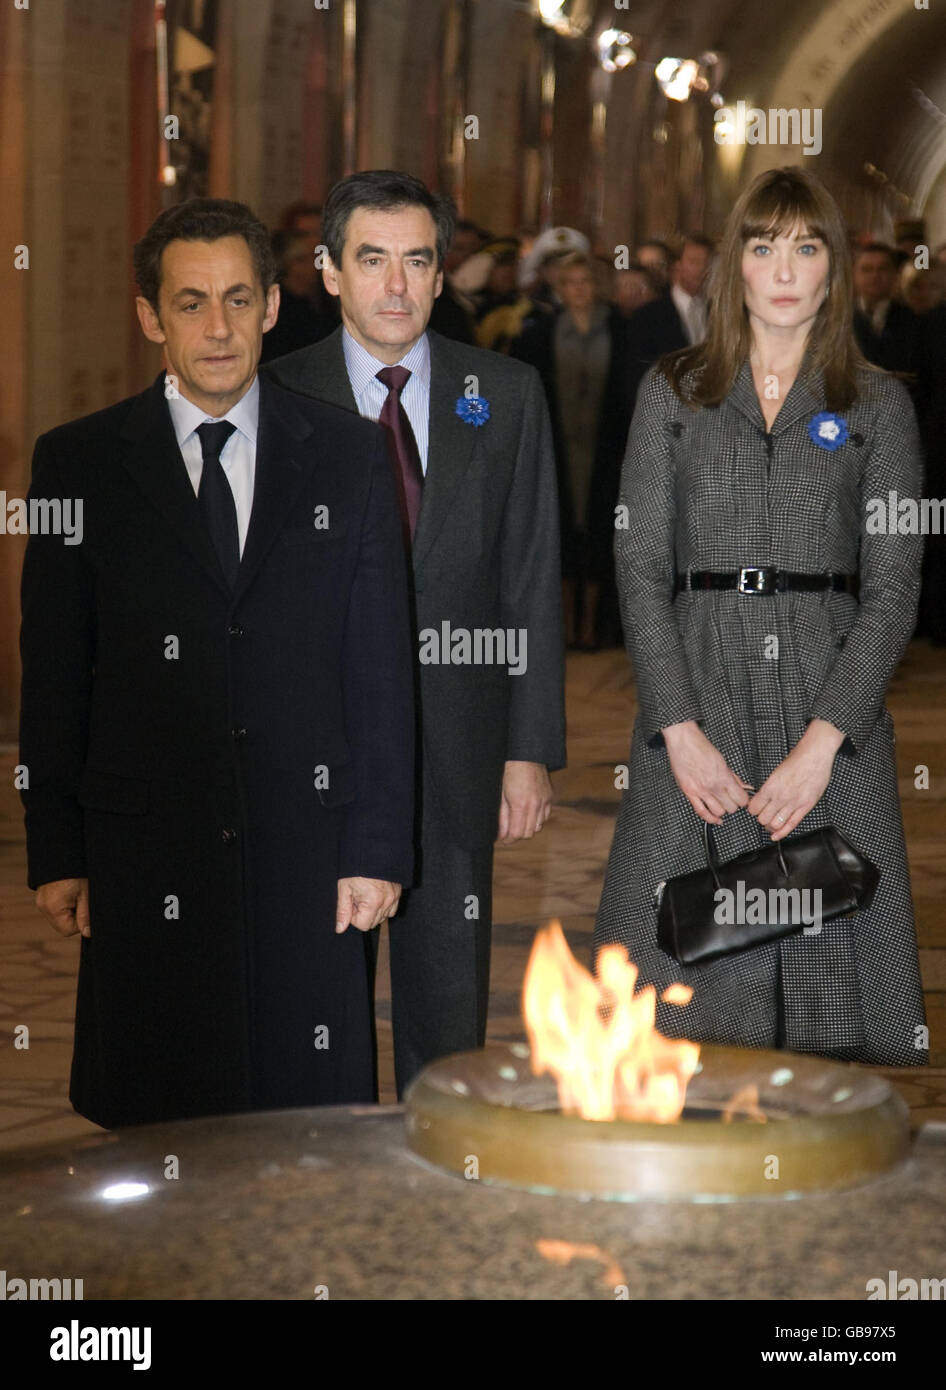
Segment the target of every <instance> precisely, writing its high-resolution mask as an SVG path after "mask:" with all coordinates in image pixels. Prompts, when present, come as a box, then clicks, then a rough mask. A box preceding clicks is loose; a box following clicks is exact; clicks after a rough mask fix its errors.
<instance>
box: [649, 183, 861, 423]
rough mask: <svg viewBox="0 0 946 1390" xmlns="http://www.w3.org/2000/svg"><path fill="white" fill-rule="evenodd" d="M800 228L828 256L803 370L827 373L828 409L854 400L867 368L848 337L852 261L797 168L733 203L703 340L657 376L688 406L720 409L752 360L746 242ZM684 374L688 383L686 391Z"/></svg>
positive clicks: (830, 208)
mask: <svg viewBox="0 0 946 1390" xmlns="http://www.w3.org/2000/svg"><path fill="white" fill-rule="evenodd" d="M796 227H798V228H802V229H803V230H804V231H805V233H806V234H807V235H809V236H817V237H820V238H821V240H822V241H823V242H824V243H825V245H826V246H827V249H828V293H827V295H826V296H825V300H824V303H823V304H822V305H821V307H820V309H819V310H818V313H817V316H816V318H815V321H814V323H813V324H812V326H811V331H810V333H809V335H808V341H807V344H806V354H807V357H806V370H807V371H808V372H809V373H810V374H811V375H814V374H815V373H817V372H822V373H823V374H824V392H825V400H826V403H827V406H828V409H829V410H844V409H845V408H846V407H847V406H849V405H850V404H851V402H852V401H853V400H854V399H855V397H856V396H857V371H858V369H859V368H862V367H864V366H866V365H867V364H866V362H865V360H864V357H863V356H862V354H861V352H860V349H859V348H858V346H857V340H856V339H855V337H854V330H853V312H854V298H853V287H852V279H851V254H850V249H849V244H848V236H847V229H846V227H845V225H844V219H843V217H842V216H841V210H840V208H839V207H838V205H837V203H836V202H835V201H834V199H833V198H832V197H831V194H830V193H829V192H828V190H827V189H826V188H825V186H824V184H823V183H822V182H821V180H820V179H819V178H817V177H816V176H815V175H814V174H810V173H809V172H808V170H807V169H803V168H800V167H799V166H798V165H788V166H787V167H786V168H784V169H769V170H767V171H766V172H765V173H763V174H760V175H759V176H758V178H756V179H754V180H753V181H752V183H751V184H750V185H749V187H748V188H746V189H745V190H744V191H743V192H742V193H741V194H740V195H739V197H738V198H737V200H736V202H735V205H734V206H733V209H732V212H731V213H730V214H729V220H728V221H727V223H726V230H725V232H724V233H723V238H722V242H721V243H720V248H719V253H718V258H717V261H716V265H715V267H714V269H713V272H712V275H711V281H710V290H709V302H710V326H709V334H708V336H707V339H706V341H705V342H703V343H697V344H694V346H692V347H689V348H684V349H682V350H681V351H680V352H675V353H672V354H669V355H668V356H667V357H664V358H662V359H661V362H660V370H661V371H662V372H663V374H664V375H665V376H666V378H667V380H668V381H669V382H670V385H671V386H672V387H673V389H674V391H675V392H676V394H677V395H678V396H679V397H680V399H681V400H682V401H685V402H686V403H687V404H688V405H693V406H700V405H710V406H713V405H719V404H720V402H721V401H723V400H724V399H725V397H726V396H727V395H728V394H729V392H730V391H731V390H732V387H733V385H734V383H735V380H736V377H737V376H738V375H739V372H740V369H741V367H742V364H743V363H744V362H745V360H746V358H747V357H748V356H749V350H750V348H751V346H752V335H751V330H750V328H749V316H748V314H747V312H746V306H745V292H744V288H743V282H742V253H743V248H744V247H745V244H746V242H747V241H749V239H750V238H751V237H775V236H781V235H785V234H786V233H790V232H792V231H794V229H795V228H796ZM689 373H693V376H692V377H691V378H690V380H689V381H688V382H687V384H686V387H684V385H683V379H684V377H686V376H687V375H688V374H689Z"/></svg>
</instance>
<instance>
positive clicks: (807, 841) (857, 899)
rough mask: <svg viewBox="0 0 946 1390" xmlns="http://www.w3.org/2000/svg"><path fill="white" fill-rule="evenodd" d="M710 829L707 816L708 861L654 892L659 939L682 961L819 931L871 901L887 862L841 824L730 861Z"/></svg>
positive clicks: (693, 961)
mask: <svg viewBox="0 0 946 1390" xmlns="http://www.w3.org/2000/svg"><path fill="white" fill-rule="evenodd" d="M709 832H710V827H709V825H708V823H707V822H706V821H704V822H703V842H704V845H705V847H706V859H707V867H706V868H704V869H695V870H694V871H693V872H692V873H689V874H679V875H678V876H677V877H676V878H668V879H667V880H666V881H665V882H664V883H661V884H660V885H659V886H658V889H657V893H656V896H655V898H654V906H655V907H656V909H657V942H658V944H659V946H660V949H661V950H662V951H666V953H667V954H668V955H670V956H673V957H674V959H675V960H678V961H679V962H680V964H681V965H695V964H697V963H698V962H700V961H704V960H712V959H713V958H714V957H716V956H727V955H731V954H732V953H733V952H735V951H746V950H749V948H750V947H752V946H758V945H760V944H761V943H762V942H764V941H774V940H775V939H777V938H778V937H781V936H789V935H791V934H792V933H793V932H800V931H803V930H804V931H806V932H807V933H809V934H817V933H818V932H820V930H821V923H822V922H826V921H829V920H830V919H831V918H832V917H842V916H844V914H845V913H848V912H854V911H857V910H858V909H859V908H866V907H869V906H870V904H871V900H872V898H873V896H874V892H875V890H876V888H877V884H878V882H879V879H880V870H879V869H878V868H877V867H876V866H875V865H874V864H872V863H871V861H870V860H869V859H867V858H866V857H865V855H863V854H860V853H859V852H858V851H857V850H856V849H855V848H854V846H853V845H851V844H850V843H849V842H848V841H847V840H846V839H845V838H844V836H843V835H842V834H841V832H840V830H837V829H835V827H834V826H833V825H828V826H824V827H823V828H822V829H820V830H811V831H809V832H808V833H807V834H805V835H799V836H798V837H797V838H796V839H787V840H778V841H775V842H774V843H771V844H768V845H765V846H763V847H762V848H761V849H755V850H750V851H749V852H748V853H747V854H739V855H737V856H736V858H735V859H730V860H728V861H727V862H726V863H725V864H720V863H718V862H717V860H716V857H715V854H714V852H713V847H712V841H711V837H710V833H709ZM793 890H797V893H794V892H793ZM818 893H820V898H819V897H817V896H816V895H817V894H818Z"/></svg>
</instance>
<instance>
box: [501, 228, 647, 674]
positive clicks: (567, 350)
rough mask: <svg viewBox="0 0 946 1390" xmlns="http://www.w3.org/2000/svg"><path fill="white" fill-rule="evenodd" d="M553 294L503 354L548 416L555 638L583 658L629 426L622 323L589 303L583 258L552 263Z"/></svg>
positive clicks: (591, 637)
mask: <svg viewBox="0 0 946 1390" xmlns="http://www.w3.org/2000/svg"><path fill="white" fill-rule="evenodd" d="M555 289H556V293H557V294H558V297H559V299H560V300H561V302H562V307H561V309H559V311H558V312H557V313H556V314H554V315H544V316H541V317H537V318H535V319H534V320H533V321H532V322H531V323H530V324H528V325H527V327H526V329H525V330H524V332H523V334H522V336H521V338H519V339H518V341H517V342H515V343H514V344H513V346H512V356H514V357H519V358H521V359H522V360H523V361H525V362H530V363H531V364H532V365H533V366H534V367H536V368H537V369H538V372H539V375H540V376H541V378H542V384H543V386H544V387H545V394H546V398H547V400H548V405H549V414H550V415H551V418H552V434H553V438H554V443H555V459H556V464H557V468H558V488H559V508H560V515H561V546H562V584H563V603H564V611H565V640H566V642H567V643H568V645H569V646H570V647H575V646H577V647H579V648H581V649H582V650H584V651H593V650H594V649H595V648H596V647H597V645H598V603H599V599H600V597H601V592H602V587H603V586H605V585H607V584H608V582H609V580H610V579H611V576H612V574H613V568H612V564H613V561H612V535H613V529H612V528H613V521H614V511H613V509H614V505H615V502H616V500H617V496H616V494H617V487H618V479H619V476H620V460H621V455H622V453H623V449H624V443H625V440H626V438H627V429H628V423H629V422H628V418H627V412H626V409H625V407H624V404H623V399H624V398H623V393H622V390H621V386H622V381H623V346H624V322H623V319H622V316H621V314H620V313H619V311H618V310H617V309H616V308H615V307H614V306H613V305H612V304H608V303H605V302H604V301H603V299H601V297H600V296H599V294H598V290H597V285H596V282H595V269H594V265H593V263H592V261H591V259H590V257H588V256H586V255H583V254H581V253H579V252H572V253H569V254H568V255H565V256H562V257H561V258H560V260H559V261H558V264H557V267H556V271H555Z"/></svg>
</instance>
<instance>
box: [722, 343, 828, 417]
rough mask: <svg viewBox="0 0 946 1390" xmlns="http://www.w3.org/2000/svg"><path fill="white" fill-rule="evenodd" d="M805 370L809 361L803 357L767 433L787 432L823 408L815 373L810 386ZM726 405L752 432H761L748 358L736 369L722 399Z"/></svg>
mask: <svg viewBox="0 0 946 1390" xmlns="http://www.w3.org/2000/svg"><path fill="white" fill-rule="evenodd" d="M809 371H810V361H809V358H808V355H807V354H806V355H805V357H804V358H803V359H802V363H801V366H800V367H799V369H798V375H797V376H796V377H795V380H794V381H793V382H792V385H791V388H790V390H789V393H788V395H787V396H786V397H785V400H784V401H783V403H782V406H781V409H780V410H779V413H778V414H777V415H776V417H775V423H774V424H773V426H772V431H771V432H772V434H773V436H774V435H779V434H781V433H782V432H783V431H784V430H787V429H789V428H790V427H791V426H792V425H794V424H795V422H796V421H797V420H798V419H799V418H807V419H811V417H812V416H813V415H817V413H818V411H819V410H823V409H824V395H823V388H822V383H821V378H820V376H819V375H817V374H816V376H815V382H814V386H813V385H812V384H811V383H810V382H809ZM726 402H727V404H729V405H731V406H732V407H733V408H734V409H735V410H738V411H739V413H740V414H741V415H744V416H745V417H746V419H747V420H748V421H749V422H750V424H753V425H755V427H756V429H759V430H764V429H765V420H764V419H763V416H762V407H761V406H760V405H759V398H758V396H757V395H756V389H755V383H754V382H753V380H752V367H751V366H750V364H749V361H748V359H747V360H746V361H745V362H743V364H742V366H741V367H740V369H739V375H738V376H737V377H736V380H735V382H734V383H733V387H732V390H731V391H730V393H729V395H728V396H727V397H726Z"/></svg>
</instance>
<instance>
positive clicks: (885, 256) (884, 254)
mask: <svg viewBox="0 0 946 1390" xmlns="http://www.w3.org/2000/svg"><path fill="white" fill-rule="evenodd" d="M896 290H897V255H896V252H895V251H894V250H893V247H891V246H884V245H883V243H882V242H871V243H870V245H868V246H861V247H859V248H858V249H857V251H856V252H855V254H854V295H855V309H854V336H855V337H856V338H857V341H858V345H859V347H860V349H861V352H863V354H864V356H865V357H866V358H867V360H868V362H873V363H874V365H875V366H876V367H883V369H884V371H885V372H906V373H908V374H909V379H908V380H907V381H906V382H905V384H906V385H907V386H908V387H909V389H910V393H911V395H912V396H913V398H914V403H915V404H917V403H918V400H919V397H918V394H917V393H918V390H919V381H920V374H921V372H922V370H923V361H922V343H921V331H920V328H921V325H920V319H919V318H918V317H917V315H916V314H915V313H914V312H913V310H912V309H910V308H908V307H907V305H906V304H903V303H901V301H900V300H899V299H897V298H896V297H895V295H896Z"/></svg>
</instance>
